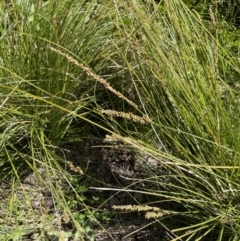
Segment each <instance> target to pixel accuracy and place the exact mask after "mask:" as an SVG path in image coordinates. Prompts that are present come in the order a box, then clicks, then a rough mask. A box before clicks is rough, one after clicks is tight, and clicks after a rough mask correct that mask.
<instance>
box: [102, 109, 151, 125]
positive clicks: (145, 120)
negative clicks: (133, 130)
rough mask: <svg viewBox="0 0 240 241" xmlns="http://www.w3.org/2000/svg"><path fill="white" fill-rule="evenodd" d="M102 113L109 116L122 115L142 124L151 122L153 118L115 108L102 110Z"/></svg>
mask: <svg viewBox="0 0 240 241" xmlns="http://www.w3.org/2000/svg"><path fill="white" fill-rule="evenodd" d="M101 113H102V114H106V115H108V116H116V117H121V118H124V119H127V120H132V121H134V122H138V123H140V124H142V125H144V124H148V123H151V120H150V119H149V118H147V117H141V116H138V115H134V114H133V113H130V112H129V113H125V112H122V111H115V110H101Z"/></svg>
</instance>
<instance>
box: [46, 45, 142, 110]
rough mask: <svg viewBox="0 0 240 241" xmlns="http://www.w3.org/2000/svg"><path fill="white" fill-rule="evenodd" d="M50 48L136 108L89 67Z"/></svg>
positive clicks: (136, 107) (134, 105)
mask: <svg viewBox="0 0 240 241" xmlns="http://www.w3.org/2000/svg"><path fill="white" fill-rule="evenodd" d="M50 49H51V50H52V51H54V52H56V53H57V54H60V55H62V56H64V57H65V58H66V59H67V60H68V61H69V62H71V63H73V64H75V65H76V66H78V67H80V68H81V69H82V70H84V71H85V72H86V73H87V75H88V76H90V77H92V78H94V79H95V80H96V81H98V82H99V83H101V84H102V85H103V86H104V87H105V88H106V89H108V90H109V91H111V92H112V93H113V94H115V95H116V96H118V97H119V98H120V99H123V100H125V101H126V102H127V103H128V104H129V105H131V106H132V107H134V108H135V109H138V106H137V105H136V104H135V103H133V102H132V101H131V100H129V99H128V98H127V97H125V96H124V95H123V94H121V93H120V92H119V91H117V90H115V89H114V88H113V87H112V86H111V85H110V84H109V83H108V82H107V81H106V80H105V79H103V78H102V77H100V76H99V75H97V74H95V73H94V72H93V71H92V70H91V69H90V68H88V67H86V66H84V65H83V64H80V63H79V62H78V61H77V60H76V59H74V58H72V57H71V56H69V55H68V54H65V53H63V52H61V51H60V50H57V49H55V48H52V47H50Z"/></svg>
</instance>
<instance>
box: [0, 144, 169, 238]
mask: <svg viewBox="0 0 240 241" xmlns="http://www.w3.org/2000/svg"><path fill="white" fill-rule="evenodd" d="M113 145H114V146H113ZM65 150H66V152H65V155H66V156H65V158H66V159H67V160H69V161H70V162H71V163H72V164H73V165H74V166H75V167H77V166H80V167H81V168H82V170H83V172H84V185H85V186H87V187H89V189H88V190H87V191H85V192H84V195H85V197H86V204H88V205H96V207H99V206H100V205H101V208H102V209H105V210H111V212H112V211H113V210H112V206H113V205H138V204H148V203H149V202H154V201H157V200H154V198H152V197H151V198H150V199H149V197H148V196H146V195H143V194H140V193H138V192H131V193H130V192H126V191H124V192H120V191H117V190H116V189H123V188H125V189H126V188H127V189H131V190H141V189H144V188H146V185H150V184H149V183H147V182H146V181H143V180H144V179H146V178H147V177H148V173H149V172H151V171H155V172H156V171H157V172H158V175H161V174H163V173H164V170H163V169H162V168H161V166H160V164H159V162H157V161H156V160H154V159H152V158H151V157H147V156H139V155H137V154H136V153H135V152H134V151H133V150H130V149H129V148H126V146H124V145H123V144H121V143H111V144H110V143H103V141H102V140H97V141H91V142H86V143H84V144H82V145H80V146H78V147H76V146H75V147H74V148H73V147H72V146H69V147H65ZM140 157H141V158H140ZM139 158H140V159H141V160H140V159H139ZM144 160H145V161H144ZM143 162H146V163H147V164H148V165H147V166H146V165H144V167H143ZM146 163H145V164H146ZM69 171H71V170H69ZM45 178H46V180H51V181H50V182H51V183H52V184H53V185H55V184H54V183H59V181H61V177H60V176H58V174H57V175H52V177H49V176H48V177H46V176H45V172H44V169H43V168H41V169H38V170H37V172H35V173H32V174H30V175H28V176H26V177H25V179H24V180H23V185H22V186H20V187H19V189H18V191H17V195H18V196H21V195H25V196H28V197H29V200H28V201H29V203H28V204H26V203H24V204H22V205H24V207H23V210H24V211H25V215H27V214H28V213H30V210H28V209H30V207H31V209H33V210H34V212H35V214H36V218H37V219H39V220H41V218H44V217H43V216H44V215H47V214H49V213H52V214H54V210H55V206H56V203H55V199H54V197H53V195H52V193H51V192H50V189H48V188H47V185H44V184H43V183H42V182H39V181H38V180H39V179H40V180H41V179H43V180H44V179H45ZM49 178H50V179H49ZM62 185H63V188H64V187H66V184H62ZM151 185H153V184H151ZM98 188H100V189H102V188H105V189H108V190H99V189H98ZM152 188H153V187H152ZM155 188H157V187H155ZM10 193H11V189H10V187H7V186H6V185H5V186H4V185H3V184H2V189H1V193H0V194H1V197H2V200H4V199H6V198H8V196H9V195H10ZM94 197H98V199H99V200H100V201H96V203H94V204H92V199H93V198H94ZM20 200H21V198H20ZM104 200H105V201H104ZM103 201H104V202H103ZM18 205H20V204H18ZM76 208H78V207H75V211H76ZM0 215H1V217H2V218H3V219H7V218H8V217H6V216H5V215H4V213H0ZM22 215H24V214H22ZM29 215H30V214H29ZM4 216H5V217H4ZM63 216H64V215H61V216H59V217H58V216H56V218H55V221H54V222H53V223H52V226H53V227H54V228H55V229H56V230H58V229H62V230H65V231H66V232H67V231H69V230H71V229H72V228H73V226H72V225H71V224H70V223H69V222H68V220H67V221H64V220H63V219H64V217H63ZM15 217H16V218H19V213H18V214H16V216H15ZM12 219H14V217H12ZM59 219H60V221H59ZM12 222H13V224H12V225H14V223H15V224H19V222H18V221H16V220H15V221H14V220H13V221H12ZM31 223H33V222H31V220H29V225H31ZM153 223H154V220H147V219H145V218H144V215H143V214H139V213H136V212H135V213H134V212H127V211H124V212H117V211H116V212H115V214H111V218H110V220H108V221H105V222H103V223H101V225H102V227H101V228H100V227H99V225H96V226H95V228H94V229H95V230H94V231H95V233H96V237H95V239H94V240H96V241H108V240H109V241H110V240H125V241H133V240H134V241H137V240H138V241H141V240H142V241H143V240H144V241H147V240H149V241H154V240H156V241H157V240H169V238H170V237H171V233H170V232H167V231H166V230H164V229H163V228H162V229H160V228H159V227H160V225H159V224H158V225H157V226H155V225H154V224H153ZM43 236H44V237H45V238H46V235H43ZM33 237H34V234H33V233H31V232H30V231H29V232H28V234H27V235H26V239H24V240H36V239H34V238H33ZM56 237H57V235H56V236H49V235H48V239H45V240H60V239H56ZM39 240H40V239H39ZM68 240H75V241H77V240H78V239H72V238H69V239H68ZM86 240H88V238H86Z"/></svg>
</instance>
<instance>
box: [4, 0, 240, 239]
mask: <svg viewBox="0 0 240 241" xmlns="http://www.w3.org/2000/svg"><path fill="white" fill-rule="evenodd" d="M10 2H11V3H9V2H4V3H2V4H1V6H0V12H1V15H2V16H4V21H2V23H1V37H0V51H1V58H0V63H1V65H0V68H1V72H0V78H1V82H0V85H1V88H0V89H1V91H0V98H1V102H0V103H1V104H0V118H1V124H0V130H1V138H0V140H1V141H0V157H1V159H0V165H1V183H2V189H3V190H4V188H6V189H7V190H8V194H7V195H6V197H5V198H3V202H2V206H1V209H2V210H3V214H1V220H2V223H4V225H0V230H1V233H2V234H1V235H2V237H1V238H2V240H12V239H14V240H16V239H18V240H21V239H22V240H24V238H28V237H30V236H32V237H33V236H34V235H35V236H34V237H35V238H37V236H38V238H39V237H40V236H41V237H42V238H43V237H45V238H46V237H47V238H48V239H53V238H56V237H58V238H59V240H60V238H62V239H64V238H67V237H70V236H71V237H73V238H75V239H76V240H78V239H81V240H86V239H93V238H94V234H95V232H94V231H95V230H94V229H95V228H96V226H98V227H101V228H102V229H104V227H103V224H102V223H101V221H102V220H104V219H105V220H108V219H109V217H119V216H118V214H116V211H115V212H112V211H108V212H107V214H106V209H104V208H105V207H106V206H104V205H105V204H106V202H107V201H106V199H107V198H106V197H105V199H104V200H102V199H101V198H100V197H98V196H97V197H96V196H95V197H94V198H93V196H91V199H92V200H88V195H89V190H88V188H89V186H91V187H92V190H101V191H111V193H114V192H118V193H119V192H120V193H121V192H125V193H128V194H129V195H131V196H132V197H136V195H144V196H145V197H146V200H147V201H146V202H145V201H143V202H140V201H138V200H137V201H136V198H135V201H136V202H138V203H137V204H136V205H130V204H129V205H115V206H113V207H114V208H115V209H118V210H120V211H122V212H124V211H125V212H126V211H127V212H130V211H131V212H136V211H138V212H139V211H141V212H142V211H144V212H145V217H146V218H147V219H149V222H148V223H147V225H153V226H154V227H157V228H158V229H162V230H163V231H162V232H163V233H164V234H165V239H166V240H219V241H221V240H238V239H239V231H238V227H239V218H238V217H239V210H238V206H239V194H238V193H239V188H238V179H239V167H240V163H239V130H240V125H239V121H238V118H239V83H238V79H239V72H240V71H239V61H238V57H239V56H238V52H239V43H238V41H237V36H238V35H239V28H238V26H237V20H236V17H235V15H234V14H235V13H236V11H237V10H236V8H234V9H233V10H232V14H233V15H231V16H232V18H233V19H232V20H231V17H230V14H231V11H230V8H228V10H229V11H228V14H229V15H227V16H226V17H224V11H226V9H225V8H223V7H222V5H221V4H216V1H212V3H211V4H210V5H209V4H207V3H205V2H204V1H200V2H201V3H199V5H197V4H196V3H195V2H194V1H175V0H170V1H159V2H158V1H127V2H122V1H110V2H109V1H95V0H93V1H70V0H63V1H61V4H58V1H55V0H48V1H40V0H39V1H36V2H34V3H32V1H17V0H12V1H10ZM222 4H223V3H222ZM202 6H203V7H202ZM229 6H230V5H229ZM143 124H144V125H143ZM105 137H106V139H105V141H106V140H108V143H115V142H116V143H119V142H121V143H122V145H120V146H121V148H122V147H125V148H126V149H131V150H133V152H134V155H136V157H137V160H136V162H137V163H138V165H140V166H141V167H142V168H143V169H144V171H145V176H143V177H142V178H136V177H134V176H133V177H128V178H126V177H125V179H124V180H128V181H129V180H131V182H130V184H129V182H128V184H127V185H122V184H121V185H122V186H121V187H122V188H117V187H114V186H113V185H112V186H108V187H106V186H107V184H106V183H105V184H104V183H101V182H100V181H99V180H97V179H96V178H95V177H90V176H88V174H87V173H86V172H87V171H86V170H87V168H88V167H85V166H84V163H83V161H82V162H81V160H79V161H78V162H77V163H74V162H73V161H72V160H69V159H68V156H67V155H66V153H67V152H68V151H69V150H70V152H71V151H73V149H74V148H75V147H76V146H82V144H81V145H80V143H83V142H84V141H85V140H91V139H94V138H101V139H103V138H105ZM108 146H109V145H108ZM115 146H117V147H118V148H119V145H115ZM113 150H114V149H113ZM148 157H151V159H149V158H148ZM149 160H154V163H155V164H154V165H153V168H150V166H151V165H152V164H151V163H150V161H149ZM31 173H34V174H33V175H34V176H33V180H34V185H35V186H34V187H35V188H36V187H37V188H38V190H39V192H42V194H41V195H42V196H41V195H40V196H39V197H37V198H35V199H34V198H33V197H34V195H37V194H36V190H35V192H34V188H31V185H30V184H29V183H31V182H32V181H30V179H29V174H31ZM99 175H100V174H99ZM26 177H27V180H26ZM9 183H10V184H11V185H10V186H9ZM27 185H30V186H27ZM104 185H105V186H104ZM99 186H100V187H99ZM102 186H104V187H102ZM40 190H43V191H40ZM16 194H18V195H16ZM135 194H136V195H135ZM94 195H95V194H94ZM97 195H98V194H97ZM112 195H115V194H112ZM134 195H135V196H134ZM47 196H50V197H51V198H50V199H49V198H47ZM99 196H101V195H100V194H99ZM32 198H33V200H32ZM36 200H37V201H36ZM39 200H40V201H39ZM50 200H51V201H50ZM47 201H49V202H52V204H51V207H49V206H48V204H47ZM36 202H39V204H36ZM13 203H14V205H13ZM22 203H24V205H22ZM25 203H26V205H25ZM146 207H147V208H148V209H147V210H146ZM25 210H27V212H28V218H27V217H24V212H25ZM49 210H51V212H49ZM110 212H112V213H111V214H110ZM113 214H114V215H115V216H114V215H113ZM140 215H141V214H140ZM39 217H41V218H40V221H39ZM7 219H8V220H11V221H10V222H7V221H6V220H7ZM17 220H18V221H17ZM152 220H154V221H152ZM120 222H121V220H120ZM30 223H31V225H32V226H31V225H30ZM6 225H7V232H6V231H3V229H5V227H6ZM166 236H167V237H166ZM158 238H160V237H158ZM112 239H113V240H114V237H112Z"/></svg>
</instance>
